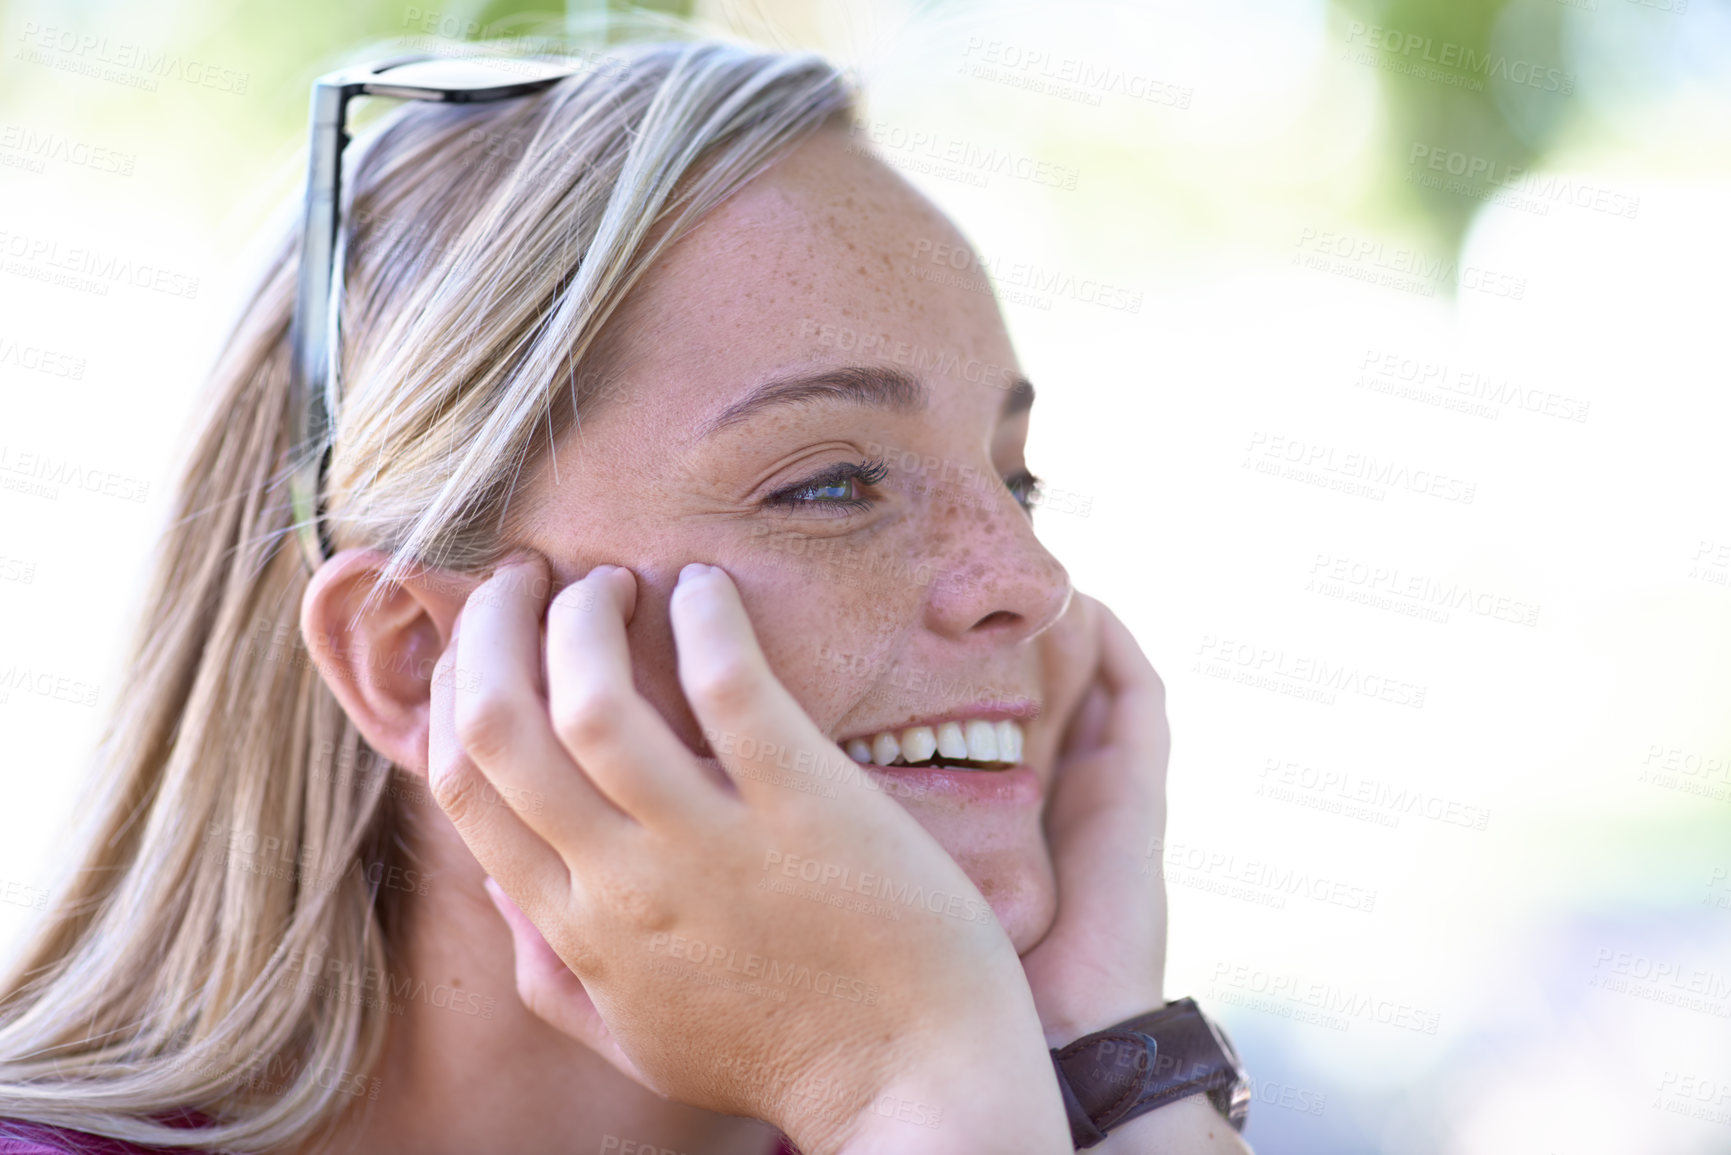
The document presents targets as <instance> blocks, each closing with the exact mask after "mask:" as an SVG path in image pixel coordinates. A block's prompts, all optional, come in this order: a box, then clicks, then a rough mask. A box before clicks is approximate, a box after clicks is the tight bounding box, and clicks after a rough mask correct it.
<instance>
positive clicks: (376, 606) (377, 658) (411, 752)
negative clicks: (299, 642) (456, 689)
mask: <svg viewBox="0 0 1731 1155" xmlns="http://www.w3.org/2000/svg"><path fill="white" fill-rule="evenodd" d="M389 561H390V555H389V554H387V553H384V552H383V551H381V550H376V549H346V550H343V551H342V552H341V553H339V554H337V555H336V556H335V557H332V558H331V559H330V560H329V561H327V562H325V563H324V565H322V566H320V567H319V569H318V572H317V573H315V574H314V575H313V579H312V581H311V582H310V583H309V584H308V586H307V590H306V594H305V595H304V596H303V597H302V598H301V636H302V638H303V639H304V640H305V642H306V646H307V651H308V653H309V654H310V655H311V657H312V660H313V663H314V664H315V665H316V666H318V668H319V673H320V674H321V675H323V677H324V680H325V684H326V685H327V686H329V687H330V688H331V692H332V693H334V694H335V695H336V697H337V701H338V702H340V703H341V704H342V707H343V710H344V712H345V713H347V714H348V716H349V718H350V719H351V720H352V721H353V722H354V724H355V726H356V728H358V729H359V730H360V732H361V736H362V737H364V738H365V739H366V740H367V744H368V745H369V746H371V747H372V748H373V749H374V750H377V751H378V752H379V753H380V754H383V755H384V756H385V757H387V758H389V759H390V760H391V761H392V762H394V763H396V764H397V765H398V766H401V767H403V768H404V769H405V770H412V771H414V772H415V773H417V774H421V775H425V774H426V773H427V734H428V718H429V706H430V698H431V688H432V680H433V667H434V665H435V664H436V663H437V662H438V660H439V655H440V654H442V653H444V651H445V647H446V646H447V645H449V644H450V641H451V630H452V627H453V626H454V625H455V624H456V621H457V614H458V613H459V612H460V611H461V610H462V608H463V603H464V602H465V601H466V600H468V597H469V594H470V592H472V591H473V590H474V589H475V588H476V587H477V586H479V585H480V584H481V582H482V580H483V578H481V577H475V576H470V575H467V574H458V573H455V572H453V571H450V570H438V569H421V570H419V571H417V573H416V574H415V576H414V577H412V578H408V579H405V580H404V581H403V582H402V583H401V584H400V585H395V586H381V582H380V578H381V576H382V575H383V573H384V569H385V566H386V564H387V563H388V562H389ZM369 598H371V599H372V604H370V605H368V604H367V603H368V600H369ZM363 607H364V608H363Z"/></svg>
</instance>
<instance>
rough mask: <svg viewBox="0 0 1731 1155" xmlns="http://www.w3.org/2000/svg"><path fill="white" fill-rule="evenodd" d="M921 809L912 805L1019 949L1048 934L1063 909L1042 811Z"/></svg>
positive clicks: (922, 822) (1021, 950) (1033, 944)
mask: <svg viewBox="0 0 1731 1155" xmlns="http://www.w3.org/2000/svg"><path fill="white" fill-rule="evenodd" d="M922 809H923V808H921V807H919V806H918V805H917V803H916V804H912V805H909V806H908V811H909V813H911V814H913V816H914V817H915V818H916V819H918V820H919V823H920V825H921V826H924V827H925V828H926V829H927V830H928V831H930V832H931V835H932V837H933V838H936V839H937V840H938V844H939V845H940V846H942V847H943V848H944V849H945V850H947V851H948V852H949V854H950V857H951V858H953V859H955V860H956V864H957V865H958V866H960V867H961V868H962V871H963V873H965V874H966V875H967V876H968V878H969V879H971V880H972V881H973V883H974V885H975V886H977V887H978V888H979V890H980V893H981V894H982V895H984V896H985V899H986V901H987V902H988V903H990V904H991V907H992V913H993V914H994V915H996V916H997V919H998V923H999V925H1001V926H1002V927H1003V928H1004V930H1005V931H1006V932H1007V933H1008V934H1009V936H1010V942H1011V943H1012V944H1014V945H1015V948H1016V953H1017V954H1022V953H1024V952H1026V951H1028V950H1030V949H1031V948H1033V947H1034V946H1035V945H1036V944H1038V943H1039V941H1040V940H1041V939H1042V938H1044V937H1046V932H1047V931H1048V930H1050V929H1051V926H1052V920H1053V918H1055V917H1056V915H1057V912H1058V884H1057V877H1056V875H1055V873H1054V872H1053V869H1052V855H1051V852H1050V851H1049V850H1048V849H1047V848H1046V837H1045V834H1044V832H1043V831H1042V830H1041V828H1040V815H1039V812H1038V810H1037V809H1036V810H1035V811H1033V812H1032V813H1029V814H1025V815H1016V816H1011V815H992V816H989V817H988V816H986V815H981V814H977V813H976V814H968V813H966V812H965V811H964V812H962V813H955V812H940V813H930V812H926V813H922V812H921V811H922Z"/></svg>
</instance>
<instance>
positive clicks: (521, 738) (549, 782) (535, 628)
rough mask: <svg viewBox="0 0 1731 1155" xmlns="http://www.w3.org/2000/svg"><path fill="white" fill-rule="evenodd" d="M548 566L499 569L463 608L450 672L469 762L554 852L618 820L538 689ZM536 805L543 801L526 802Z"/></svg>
mask: <svg viewBox="0 0 1731 1155" xmlns="http://www.w3.org/2000/svg"><path fill="white" fill-rule="evenodd" d="M546 580H547V579H546V569H545V563H544V562H542V561H541V560H540V559H539V558H535V559H533V560H531V561H529V562H526V563H521V564H511V565H505V566H501V567H500V568H499V570H498V571H497V572H496V573H494V574H493V576H492V577H490V578H488V579H487V580H486V581H485V582H483V583H481V585H480V587H479V588H477V589H476V590H475V591H474V592H473V593H472V594H470V595H469V600H468V601H467V602H466V603H465V604H464V606H463V613H462V618H461V621H462V628H461V629H460V630H459V631H458V634H457V637H456V638H455V641H456V646H457V666H458V669H459V670H462V671H465V672H467V673H468V675H469V676H468V678H467V679H466V680H465V681H464V685H463V687H462V692H461V693H459V694H458V695H457V704H456V721H457V736H458V738H459V739H461V742H462V747H463V749H464V750H465V751H466V752H467V753H468V755H469V757H470V759H471V760H472V761H473V762H474V764H475V765H476V766H477V767H479V768H480V770H481V772H482V773H483V774H485V775H486V776H487V779H488V780H489V781H490V782H491V783H492V784H493V786H494V788H495V789H496V790H497V791H498V793H499V794H500V795H501V796H502V797H503V798H504V799H505V801H506V803H507V804H508V805H510V806H511V808H512V809H514V810H515V811H516V812H517V815H518V817H519V818H521V819H523V821H524V822H526V823H527V824H528V825H529V827H530V828H531V829H533V830H534V831H535V832H536V833H537V834H539V835H541V836H542V837H543V838H545V839H547V840H548V841H549V842H551V843H553V845H554V846H555V847H557V848H558V849H559V851H560V852H561V853H572V852H574V851H576V850H577V849H579V848H580V847H582V846H583V845H584V844H585V843H586V842H588V841H590V840H592V839H593V838H595V837H598V836H599V835H600V833H601V831H602V829H603V827H602V825H601V824H603V823H605V822H607V820H608V819H609V818H613V819H617V818H620V817H622V816H621V815H620V813H619V811H618V810H616V809H615V808H614V806H613V804H612V803H611V802H609V801H608V800H607V798H606V797H605V796H604V795H603V794H601V792H600V791H598V790H596V789H595V786H594V785H593V784H592V783H591V782H590V781H589V780H588V779H587V778H586V777H585V776H584V774H583V772H582V771H581V770H580V769H578V767H577V766H576V765H575V764H574V763H573V762H572V761H571V758H570V756H569V755H568V754H566V753H565V749H564V747H563V746H561V745H560V743H559V739H558V737H557V736H556V735H555V734H554V733H553V725H552V720H551V718H549V717H548V713H547V705H546V702H545V701H544V699H543V697H542V689H541V606H542V601H543V598H544V597H545V596H546V595H545V592H544V591H545V590H546V588H547V587H546ZM534 799H541V800H543V801H544V805H541V806H528V805H526V803H527V802H529V801H530V800H534Z"/></svg>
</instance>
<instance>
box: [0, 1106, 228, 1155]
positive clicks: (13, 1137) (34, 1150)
mask: <svg viewBox="0 0 1731 1155" xmlns="http://www.w3.org/2000/svg"><path fill="white" fill-rule="evenodd" d="M202 1121H204V1116H202V1115H198V1114H196V1113H194V1112H185V1113H182V1114H181V1115H180V1116H178V1117H171V1118H165V1119H162V1122H164V1123H167V1124H169V1125H170V1126H174V1127H183V1126H184V1127H193V1126H197V1125H198V1123H199V1122H202ZM0 1155H206V1153H204V1152H200V1151H195V1150H193V1149H192V1148H190V1147H174V1148H170V1147H140V1146H139V1145H138V1144H136V1143H128V1142H126V1141H125V1140H123V1139H109V1138H107V1137H105V1136H102V1135H92V1134H90V1133H88V1132H86V1131H69V1130H67V1129H66V1128H64V1127H50V1126H48V1125H47V1124H46V1123H26V1122H24V1121H22V1120H19V1119H0Z"/></svg>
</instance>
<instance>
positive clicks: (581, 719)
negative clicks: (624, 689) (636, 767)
mask: <svg viewBox="0 0 1731 1155" xmlns="http://www.w3.org/2000/svg"><path fill="white" fill-rule="evenodd" d="M624 714H625V702H624V698H623V695H621V694H620V693H619V692H618V691H617V690H615V689H614V688H613V687H610V686H596V687H594V688H592V689H588V690H585V691H583V692H581V693H578V694H576V695H573V696H572V697H571V698H570V699H568V700H566V701H562V702H561V703H560V704H559V710H558V714H557V715H556V716H555V718H554V720H553V726H554V729H555V730H556V731H557V732H558V734H559V739H560V741H562V742H563V743H564V744H565V745H566V747H568V748H570V749H589V748H593V747H596V746H602V745H607V744H609V743H611V742H612V741H613V740H614V739H616V738H617V737H618V736H619V731H620V726H621V723H622V722H623V719H624Z"/></svg>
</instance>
